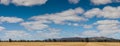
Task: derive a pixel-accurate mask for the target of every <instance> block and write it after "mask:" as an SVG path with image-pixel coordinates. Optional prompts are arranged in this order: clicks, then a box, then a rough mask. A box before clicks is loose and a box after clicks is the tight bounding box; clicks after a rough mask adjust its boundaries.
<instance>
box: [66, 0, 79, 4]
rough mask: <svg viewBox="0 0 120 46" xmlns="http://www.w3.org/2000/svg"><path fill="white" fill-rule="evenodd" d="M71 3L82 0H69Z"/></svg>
mask: <svg viewBox="0 0 120 46" xmlns="http://www.w3.org/2000/svg"><path fill="white" fill-rule="evenodd" d="M68 1H69V2H70V3H71V4H77V3H79V1H80V0H68Z"/></svg>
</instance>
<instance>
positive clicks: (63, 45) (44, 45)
mask: <svg viewBox="0 0 120 46" xmlns="http://www.w3.org/2000/svg"><path fill="white" fill-rule="evenodd" d="M0 46H120V43H119V42H116V43H115V42H88V43H87V42H1V43H0Z"/></svg>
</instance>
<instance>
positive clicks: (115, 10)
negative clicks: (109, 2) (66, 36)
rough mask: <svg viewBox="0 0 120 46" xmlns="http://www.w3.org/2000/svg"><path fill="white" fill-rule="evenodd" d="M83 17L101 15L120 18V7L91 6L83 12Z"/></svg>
mask: <svg viewBox="0 0 120 46" xmlns="http://www.w3.org/2000/svg"><path fill="white" fill-rule="evenodd" d="M84 15H85V17H88V18H92V17H95V16H96V17H98V18H100V17H103V18H109V19H117V18H120V7H119V6H118V7H111V6H106V7H104V8H103V9H99V8H93V9H91V10H88V11H87V12H86V13H85V14H84Z"/></svg>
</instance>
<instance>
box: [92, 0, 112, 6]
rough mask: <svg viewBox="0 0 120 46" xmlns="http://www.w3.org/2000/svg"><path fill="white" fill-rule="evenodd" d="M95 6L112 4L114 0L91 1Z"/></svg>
mask: <svg viewBox="0 0 120 46" xmlns="http://www.w3.org/2000/svg"><path fill="white" fill-rule="evenodd" d="M91 2H92V3H93V4H95V5H100V4H108V3H112V0H91Z"/></svg>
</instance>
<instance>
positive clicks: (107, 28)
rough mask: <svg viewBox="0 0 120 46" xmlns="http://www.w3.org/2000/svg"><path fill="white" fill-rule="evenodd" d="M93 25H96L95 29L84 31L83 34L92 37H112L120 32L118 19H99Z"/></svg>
mask: <svg viewBox="0 0 120 46" xmlns="http://www.w3.org/2000/svg"><path fill="white" fill-rule="evenodd" d="M93 25H94V27H96V29H95V30H90V31H89V30H88V31H85V32H83V33H82V34H83V35H85V36H92V37H94V36H97V37H101V36H104V37H111V36H113V35H115V34H117V33H120V22H119V21H118V20H99V21H97V22H95V23H94V24H93ZM114 38H115V37H114Z"/></svg>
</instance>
